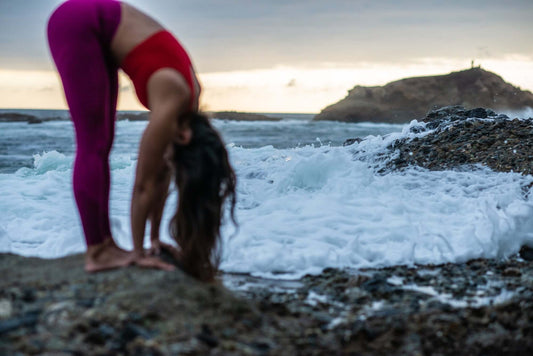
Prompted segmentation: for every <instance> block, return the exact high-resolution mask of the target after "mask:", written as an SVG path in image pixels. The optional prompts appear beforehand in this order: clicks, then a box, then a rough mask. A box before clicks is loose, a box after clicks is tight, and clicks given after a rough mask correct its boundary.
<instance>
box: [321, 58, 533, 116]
mask: <svg viewBox="0 0 533 356" xmlns="http://www.w3.org/2000/svg"><path fill="white" fill-rule="evenodd" d="M450 105H461V106H464V107H466V108H468V109H472V108H476V107H484V108H490V109H493V110H496V111H512V110H513V111H514V110H517V111H518V110H524V109H527V108H528V107H529V108H533V94H532V93H531V92H530V91H524V90H521V89H520V88H518V87H516V86H513V85H512V84H509V83H507V82H505V81H504V80H503V79H502V78H501V77H500V76H498V75H497V74H495V73H492V72H489V71H486V70H484V69H482V68H480V67H474V68H471V69H468V70H463V71H459V72H452V73H450V74H446V75H436V76H426V77H414V78H406V79H401V80H397V81H394V82H391V83H388V84H387V85H385V86H375V87H364V86H359V85H358V86H356V87H354V88H353V89H352V90H350V91H349V92H348V95H347V96H346V97H345V98H344V99H342V100H340V101H339V102H337V103H335V104H333V105H330V106H328V107H326V108H324V109H323V110H322V111H321V112H320V113H319V114H318V115H316V116H315V118H314V119H315V120H333V121H346V122H363V121H368V122H388V123H406V122H409V121H411V120H413V119H419V118H422V117H424V116H425V114H426V113H427V112H428V111H429V110H432V109H436V108H439V107H442V106H450Z"/></svg>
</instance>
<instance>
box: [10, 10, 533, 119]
mask: <svg viewBox="0 0 533 356" xmlns="http://www.w3.org/2000/svg"><path fill="white" fill-rule="evenodd" d="M60 3H61V1H58V0H25V1H19V0H0V108H59V109H63V108H66V106H65V103H64V99H63V93H62V88H61V85H60V82H59V79H58V76H57V74H56V73H55V68H54V66H53V63H52V61H51V58H50V55H49V52H48V48H47V45H46V37H45V28H46V21H47V19H48V16H49V15H50V13H51V12H52V11H53V9H54V8H55V7H56V6H57V5H58V4H60ZM130 3H131V4H133V5H134V6H137V7H138V8H140V9H141V10H144V11H145V12H147V13H149V14H150V15H151V16H153V17H154V18H156V19H157V20H159V21H160V22H161V23H162V24H163V25H165V26H166V27H167V28H168V29H169V30H170V31H172V32H173V33H174V34H175V35H176V36H177V37H178V38H179V39H180V41H181V42H182V43H183V44H184V45H185V47H186V48H187V50H188V51H189V54H190V55H191V57H192V59H193V62H194V64H195V67H196V70H197V72H198V74H199V77H200V80H201V82H202V86H203V97H202V101H201V105H202V106H203V108H204V109H207V110H217V111H218V110H238V111H252V112H308V113H315V112H319V111H320V109H322V108H323V107H325V106H327V105H329V104H332V103H333V102H335V101H338V100H340V99H341V98H343V97H344V96H345V95H346V93H347V90H349V89H351V88H352V87H354V86H355V85H383V84H386V83H387V82H390V81H393V80H397V79H401V78H404V77H409V76H421V75H433V74H445V73H449V72H451V71H456V70H462V69H466V68H468V67H470V63H471V60H475V65H481V66H482V67H483V68H485V69H487V70H489V71H492V72H495V73H497V74H499V75H501V76H502V77H503V78H504V79H505V80H506V81H508V82H510V83H512V84H514V85H517V86H520V87H521V88H522V89H527V90H533V41H531V38H533V25H532V24H531V14H533V1H530V0H511V1H505V2H503V1H494V0H474V1H468V0H463V1H455V0H450V1H436V0H433V1H431V0H425V1H422V0H420V1H418V0H407V1H401V2H400V1H393V0H386V1H370V0H368V1H364V0H329V1H324V0H292V1H280V0H272V1H259V0H257V1H255V0H228V1H221V0H131V1H130ZM119 109H122V110H137V109H141V106H140V105H139V104H138V102H137V99H136V98H135V96H134V94H133V91H132V86H131V84H130V82H129V80H128V78H127V77H126V76H121V95H120V98H119Z"/></svg>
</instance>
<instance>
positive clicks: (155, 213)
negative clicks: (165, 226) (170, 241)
mask: <svg viewBox="0 0 533 356" xmlns="http://www.w3.org/2000/svg"><path fill="white" fill-rule="evenodd" d="M169 185H170V169H169V168H168V166H167V165H166V164H165V166H164V167H161V170H160V172H159V176H158V179H157V187H156V193H155V201H154V204H153V206H152V210H151V211H150V214H149V217H148V218H149V219H150V242H151V244H152V250H153V252H155V253H156V254H158V253H159V250H160V246H159V228H160V226H161V217H162V216H163V210H164V209H165V202H166V200H167V197H168V187H169Z"/></svg>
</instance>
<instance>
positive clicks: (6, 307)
mask: <svg viewBox="0 0 533 356" xmlns="http://www.w3.org/2000/svg"><path fill="white" fill-rule="evenodd" d="M11 315H13V305H12V303H11V301H10V300H8V299H0V320H1V319H8V318H10V317H11Z"/></svg>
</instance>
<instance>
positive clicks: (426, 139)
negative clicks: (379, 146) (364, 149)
mask: <svg viewBox="0 0 533 356" xmlns="http://www.w3.org/2000/svg"><path fill="white" fill-rule="evenodd" d="M423 121H425V122H427V124H426V125H425V127H424V126H414V127H412V130H413V131H416V132H417V133H419V132H422V131H425V130H432V131H431V132H430V133H429V134H427V135H425V136H422V137H416V138H414V139H407V138H406V139H402V140H397V141H396V142H394V143H393V144H392V145H391V146H390V149H391V150H392V151H394V152H397V153H398V155H397V157H395V158H393V159H392V160H391V161H390V163H389V166H391V167H394V168H403V167H406V166H408V165H417V166H421V167H425V168H428V169H431V170H442V169H450V168H456V167H460V166H463V165H474V164H481V165H484V166H487V167H489V168H491V169H493V170H495V171H499V172H511V171H513V172H519V173H523V174H532V173H533V119H531V118H530V119H513V120H511V119H510V118H509V117H507V116H506V115H501V114H500V115H498V114H496V113H495V112H494V111H492V110H487V109H483V108H477V109H473V110H465V109H464V108H463V107H461V106H452V107H444V108H441V109H438V110H434V111H431V112H430V113H428V114H427V115H426V117H425V118H424V119H423Z"/></svg>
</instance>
